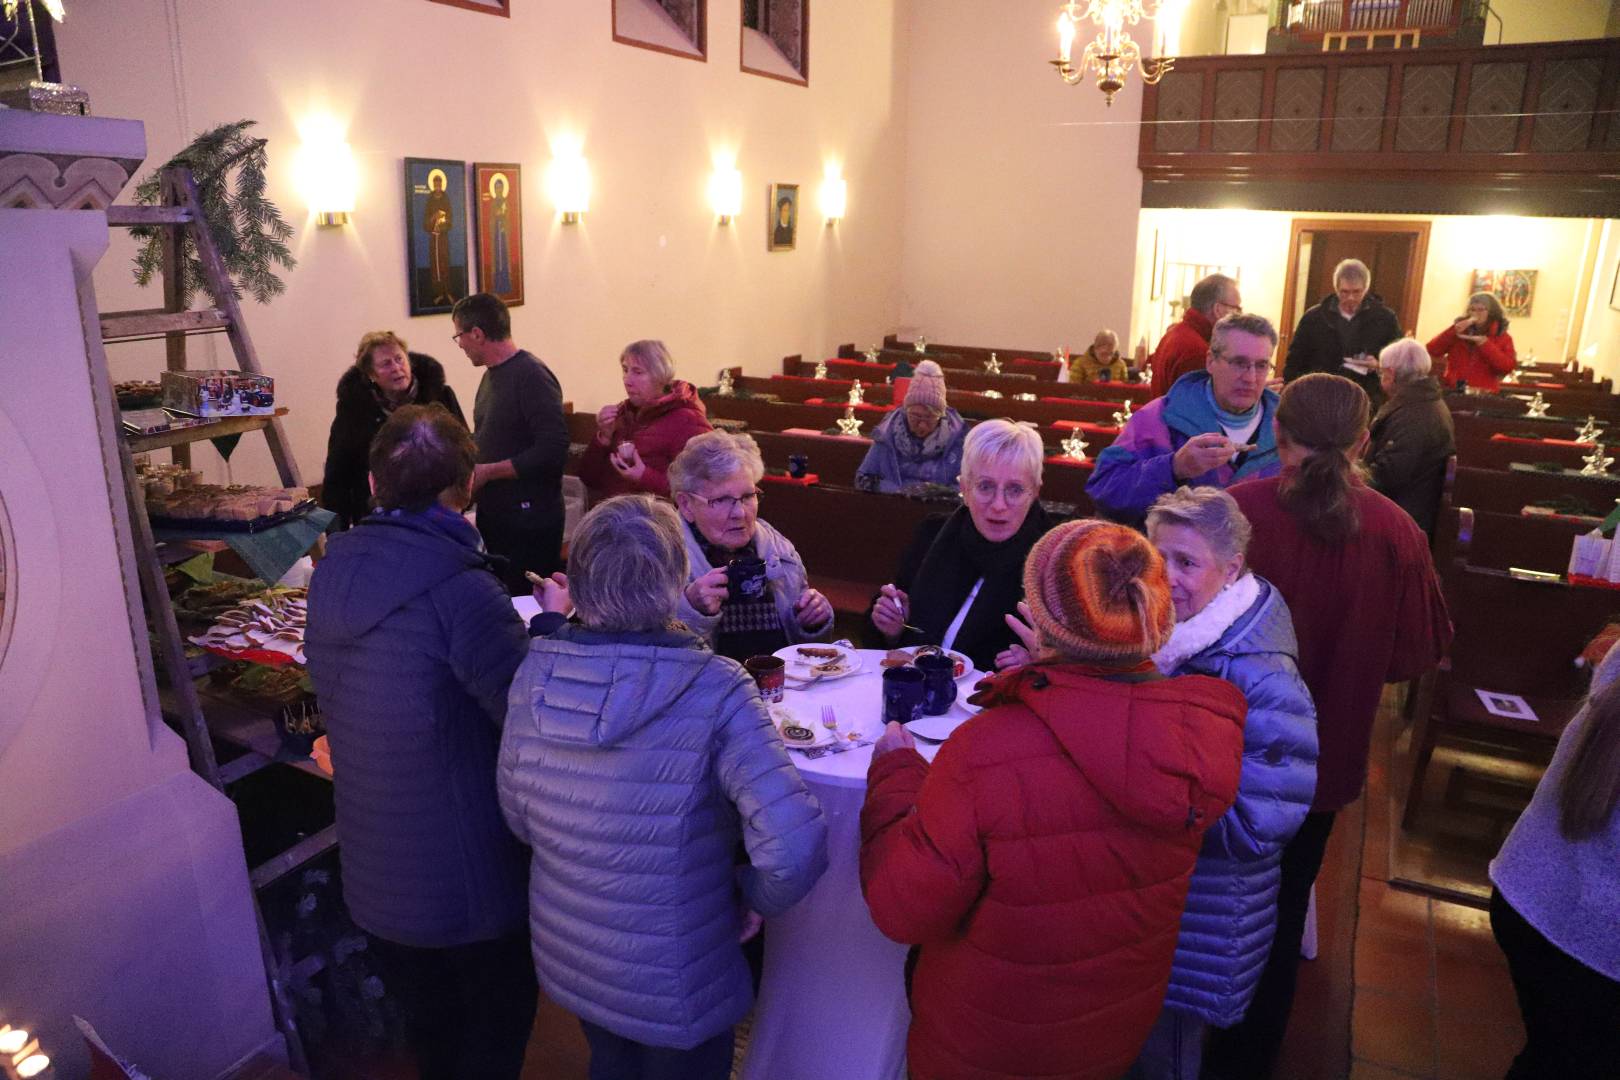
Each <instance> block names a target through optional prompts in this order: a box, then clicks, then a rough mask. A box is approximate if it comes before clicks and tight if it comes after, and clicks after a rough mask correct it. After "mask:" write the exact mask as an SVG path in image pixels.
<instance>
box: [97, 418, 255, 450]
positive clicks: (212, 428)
mask: <svg viewBox="0 0 1620 1080" xmlns="http://www.w3.org/2000/svg"><path fill="white" fill-rule="evenodd" d="M286 415H287V410H286V409H285V408H279V409H277V410H276V411H275V412H273V413H261V414H254V415H248V416H221V417H216V418H213V419H208V420H201V421H200V422H198V423H190V424H187V425H186V426H184V427H169V428H167V429H165V430H162V431H151V432H145V433H141V434H135V433H132V432H129V431H125V433H124V440H125V441H126V442H127V443H128V444H129V448H130V451H131V452H133V453H137V454H141V453H145V452H147V451H148V450H162V449H165V448H167V447H171V446H184V445H185V444H187V443H194V442H202V441H204V440H206V439H218V438H220V437H222V436H225V435H240V434H242V433H243V432H246V431H260V430H263V429H264V428H267V427H269V426H270V423H271V422H272V421H274V420H276V419H278V418H280V417H283V416H286ZM187 419H195V418H187Z"/></svg>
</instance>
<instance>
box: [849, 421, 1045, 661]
mask: <svg viewBox="0 0 1620 1080" xmlns="http://www.w3.org/2000/svg"><path fill="white" fill-rule="evenodd" d="M1044 460H1045V451H1044V450H1043V448H1042V446H1041V437H1040V434H1039V433H1038V432H1037V431H1036V430H1035V429H1034V428H1033V427H1031V426H1029V425H1027V424H1015V423H1013V422H1012V421H1011V420H986V421H984V422H983V423H981V424H979V425H978V426H976V427H975V428H974V429H973V430H972V431H970V432H969V433H968V437H967V442H966V443H965V445H964V448H963V454H962V476H961V480H960V483H961V489H962V506H961V507H960V508H959V509H958V510H956V511H955V512H954V513H951V514H949V515H944V516H937V517H931V518H929V519H928V520H926V521H924V522H923V523H922V524H921V525H920V526H919V527H918V529H917V534H916V536H915V537H913V538H912V541H911V547H910V548H909V549H907V551H906V553H905V555H904V556H902V558H901V560H900V567H899V569H898V570H897V571H896V572H895V576H894V581H893V582H892V583H890V584H888V585H885V586H883V588H882V589H881V590H880V591H879V593H878V595H877V597H876V598H875V599H874V600H873V601H872V608H871V610H870V612H869V618H870V621H871V631H870V632H868V634H867V635H866V636H867V643H868V644H869V645H871V646H873V647H876V648H894V647H895V646H896V645H943V646H944V647H945V648H947V649H954V650H956V651H957V652H959V653H962V654H963V655H965V656H967V657H968V658H969V659H971V660H972V661H973V666H974V667H976V668H978V669H979V670H980V671H991V670H994V669H995V668H999V667H1011V666H1014V665H1017V664H1023V663H1027V662H1028V661H1029V656H1028V654H1027V652H1026V651H1025V649H1024V647H1023V645H1021V644H1019V640H1018V637H1017V635H1016V634H1015V633H1014V632H1013V629H1012V627H1011V626H1010V625H1009V624H1008V622H1007V617H1008V616H1015V617H1016V614H1017V611H1018V603H1019V601H1021V600H1023V598H1024V578H1023V572H1024V557H1025V556H1026V555H1028V554H1029V549H1030V548H1031V547H1033V546H1034V544H1035V541H1036V540H1039V539H1040V538H1041V536H1042V535H1044V534H1045V533H1046V531H1047V530H1048V529H1050V528H1051V527H1052V526H1053V525H1055V524H1057V522H1056V520H1055V519H1054V518H1053V517H1052V516H1051V515H1049V514H1048V513H1047V512H1046V509H1045V508H1044V507H1042V506H1041V504H1040V493H1041V463H1042V462H1043V461H1044Z"/></svg>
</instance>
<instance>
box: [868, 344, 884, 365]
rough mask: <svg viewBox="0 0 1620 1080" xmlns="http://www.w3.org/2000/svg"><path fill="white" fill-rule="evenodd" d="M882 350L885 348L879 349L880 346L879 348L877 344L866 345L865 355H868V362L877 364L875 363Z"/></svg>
mask: <svg viewBox="0 0 1620 1080" xmlns="http://www.w3.org/2000/svg"><path fill="white" fill-rule="evenodd" d="M882 351H883V350H882V349H879V348H878V347H877V346H876V345H868V346H867V347H866V353H865V356H866V362H867V363H868V364H875V363H877V362H878V354H879V353H880V352H882Z"/></svg>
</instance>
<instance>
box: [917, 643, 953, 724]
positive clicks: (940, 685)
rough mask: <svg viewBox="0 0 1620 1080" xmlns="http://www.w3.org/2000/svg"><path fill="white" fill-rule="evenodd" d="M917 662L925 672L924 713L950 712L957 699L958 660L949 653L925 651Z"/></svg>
mask: <svg viewBox="0 0 1620 1080" xmlns="http://www.w3.org/2000/svg"><path fill="white" fill-rule="evenodd" d="M915 663H916V665H917V670H918V671H921V672H922V673H923V699H922V711H923V715H924V716H943V715H945V714H946V713H948V712H950V710H951V705H952V704H954V703H955V701H956V661H955V660H952V659H951V657H950V655H949V654H948V653H923V654H922V655H921V656H919V657H917V659H916V661H915Z"/></svg>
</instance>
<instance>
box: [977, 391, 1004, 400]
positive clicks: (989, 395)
mask: <svg viewBox="0 0 1620 1080" xmlns="http://www.w3.org/2000/svg"><path fill="white" fill-rule="evenodd" d="M980 396H981V397H987V398H999V397H1001V391H1000V390H986V391H984V393H983V394H981V395H980Z"/></svg>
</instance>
